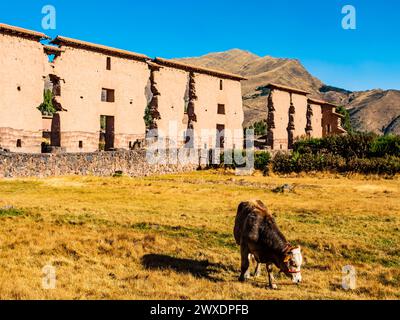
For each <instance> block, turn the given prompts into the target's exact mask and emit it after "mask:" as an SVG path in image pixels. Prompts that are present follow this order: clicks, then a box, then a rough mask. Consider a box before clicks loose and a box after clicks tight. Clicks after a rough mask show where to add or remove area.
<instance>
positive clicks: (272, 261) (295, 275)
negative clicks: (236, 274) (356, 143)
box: [234, 200, 303, 289]
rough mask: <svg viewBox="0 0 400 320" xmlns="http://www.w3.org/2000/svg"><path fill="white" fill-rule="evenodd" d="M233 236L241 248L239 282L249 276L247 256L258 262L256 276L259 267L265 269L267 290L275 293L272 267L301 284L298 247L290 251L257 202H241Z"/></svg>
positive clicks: (274, 225)
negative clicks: (265, 266)
mask: <svg viewBox="0 0 400 320" xmlns="http://www.w3.org/2000/svg"><path fill="white" fill-rule="evenodd" d="M234 236H235V240H236V243H237V244H238V245H240V252H241V259H242V265H241V274H240V278H239V281H245V280H246V278H247V276H248V269H249V264H250V263H249V256H251V255H253V256H254V259H255V260H256V261H257V269H256V273H259V271H260V264H261V263H265V264H266V265H267V272H268V280H269V287H270V288H271V289H276V288H277V286H276V285H275V284H274V283H273V280H274V278H273V275H272V267H273V265H275V266H276V267H278V268H279V270H280V271H281V272H283V273H284V274H285V275H287V276H288V277H290V278H292V281H293V282H294V283H297V284H299V283H300V282H301V280H302V279H301V273H300V267H301V264H302V262H303V257H302V255H301V250H300V247H293V246H292V245H290V243H289V242H287V241H286V238H285V236H284V235H283V234H282V232H281V231H280V230H279V228H278V226H277V225H276V223H275V219H274V217H273V216H272V215H271V214H270V213H269V212H268V209H267V207H266V206H265V205H264V204H263V203H262V202H261V201H260V200H256V201H249V202H242V203H241V204H240V205H239V207H238V211H237V215H236V221H235V228H234Z"/></svg>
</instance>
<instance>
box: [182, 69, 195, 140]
mask: <svg viewBox="0 0 400 320" xmlns="http://www.w3.org/2000/svg"><path fill="white" fill-rule="evenodd" d="M197 99H198V97H197V94H196V78H195V74H194V72H190V73H189V103H188V108H187V115H188V125H187V134H186V141H185V143H189V141H190V145H191V147H193V146H194V140H193V139H194V122H197V116H196V113H195V102H196V101H197Z"/></svg>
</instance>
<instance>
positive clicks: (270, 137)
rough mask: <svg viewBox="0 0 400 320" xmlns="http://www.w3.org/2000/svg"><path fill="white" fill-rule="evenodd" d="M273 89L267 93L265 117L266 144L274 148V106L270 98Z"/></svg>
mask: <svg viewBox="0 0 400 320" xmlns="http://www.w3.org/2000/svg"><path fill="white" fill-rule="evenodd" d="M272 94H273V90H271V92H270V93H269V96H268V104H267V109H268V117H267V127H268V129H267V145H268V146H269V147H271V149H274V130H275V107H274V101H273V99H272Z"/></svg>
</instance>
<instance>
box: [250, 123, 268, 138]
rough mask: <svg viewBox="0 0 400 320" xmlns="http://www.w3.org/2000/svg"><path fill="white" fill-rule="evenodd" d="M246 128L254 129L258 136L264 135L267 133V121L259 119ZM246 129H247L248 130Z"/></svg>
mask: <svg viewBox="0 0 400 320" xmlns="http://www.w3.org/2000/svg"><path fill="white" fill-rule="evenodd" d="M246 129H254V134H255V135H256V136H263V135H265V134H266V133H267V124H266V123H265V121H263V120H262V121H258V122H255V123H254V124H253V125H251V126H250V127H248V128H246ZM246 129H245V131H246Z"/></svg>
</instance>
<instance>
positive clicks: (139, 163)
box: [0, 150, 198, 178]
mask: <svg viewBox="0 0 400 320" xmlns="http://www.w3.org/2000/svg"><path fill="white" fill-rule="evenodd" d="M167 157H169V153H168V154H167ZM167 163H168V161H167ZM197 168H198V162H197V163H196V160H195V159H193V161H191V162H190V164H181V163H179V162H178V163H175V164H151V163H149V162H148V161H147V159H146V151H145V150H134V151H115V152H95V153H61V154H25V153H6V152H0V178H18V177H19V178H20V177H38V178H44V177H52V176H66V175H80V176H85V175H93V176H112V175H114V174H115V173H116V172H118V171H122V173H123V174H124V175H128V176H132V177H143V176H149V175H159V174H168V173H180V172H188V171H194V170H196V169H197Z"/></svg>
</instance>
